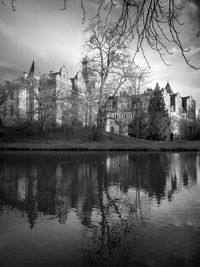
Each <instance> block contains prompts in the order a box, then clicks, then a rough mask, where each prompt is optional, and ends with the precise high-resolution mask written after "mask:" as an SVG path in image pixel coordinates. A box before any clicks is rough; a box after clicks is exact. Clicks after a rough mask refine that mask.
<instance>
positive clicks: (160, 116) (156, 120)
mask: <svg viewBox="0 0 200 267" xmlns="http://www.w3.org/2000/svg"><path fill="white" fill-rule="evenodd" d="M148 113H149V138H150V139H154V140H163V139H165V138H166V137H167V135H168V130H169V126H170V119H169V115H168V112H167V110H166V109H165V102H164V98H163V93H162V90H161V89H160V87H159V85H158V83H157V84H156V87H155V89H154V91H153V95H152V97H151V98H150V102H149V108H148Z"/></svg>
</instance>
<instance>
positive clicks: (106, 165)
mask: <svg viewBox="0 0 200 267" xmlns="http://www.w3.org/2000/svg"><path fill="white" fill-rule="evenodd" d="M196 162H197V160H196V154H194V153H182V154H181V153H162V154H160V153H85V154H84V153H82V154H77V153H74V154H71V153H69V154H64V155H55V156H52V155H51V154H49V155H37V156H34V155H25V156H23V155H21V156H15V155H12V156H11V155H7V156H6V155H4V156H2V157H1V165H0V200H1V202H0V203H1V204H0V205H1V213H3V207H5V206H9V207H11V208H17V209H18V210H20V211H21V213H22V215H25V216H27V221H28V222H29V225H30V228H31V229H32V228H33V227H34V225H35V223H37V219H38V218H40V217H41V216H45V215H53V216H55V218H56V219H57V221H58V222H59V223H61V224H64V223H66V222H67V218H68V213H69V211H70V210H71V209H73V210H74V211H75V212H76V213H77V216H78V217H79V218H80V220H81V223H82V225H83V226H84V227H85V229H86V233H87V234H86V236H91V237H92V239H93V241H94V240H95V244H96V248H95V251H96V252H95V253H96V255H99V257H101V256H100V255H102V254H104V253H108V254H109V255H111V254H113V253H114V252H113V250H114V251H117V249H118V248H119V247H121V246H125V245H127V244H128V240H129V238H130V236H132V237H131V239H133V236H134V234H135V232H134V227H137V224H145V221H146V218H148V216H149V209H150V205H151V201H154V200H156V202H157V204H158V205H160V204H161V203H162V201H163V199H166V198H167V199H168V200H169V201H172V200H173V196H174V195H175V194H176V192H178V191H179V190H180V189H181V188H182V186H183V187H188V186H192V185H193V184H195V183H196V181H197V168H196ZM93 241H92V244H94V242H93ZM115 253H117V252H115ZM107 256H108V255H107Z"/></svg>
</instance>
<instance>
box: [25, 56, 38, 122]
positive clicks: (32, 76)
mask: <svg viewBox="0 0 200 267" xmlns="http://www.w3.org/2000/svg"><path fill="white" fill-rule="evenodd" d="M39 80H40V73H39V71H38V70H37V68H36V63H35V60H34V59H33V62H32V65H31V68H30V71H29V74H28V76H27V81H28V88H27V99H26V102H27V103H26V106H27V119H28V120H30V121H33V120H34V119H37V118H38V115H37V107H38V104H37V101H36V98H35V96H36V95H37V94H38V85H39Z"/></svg>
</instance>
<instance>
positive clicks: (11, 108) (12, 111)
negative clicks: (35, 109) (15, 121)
mask: <svg viewBox="0 0 200 267" xmlns="http://www.w3.org/2000/svg"><path fill="white" fill-rule="evenodd" d="M13 116H14V107H13V105H11V106H10V117H13Z"/></svg>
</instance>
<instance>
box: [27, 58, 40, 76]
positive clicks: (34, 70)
mask: <svg viewBox="0 0 200 267" xmlns="http://www.w3.org/2000/svg"><path fill="white" fill-rule="evenodd" d="M28 76H29V77H33V78H39V77H40V73H39V71H38V70H37V68H36V64H35V60H33V62H32V65H31V68H30V71H29V74H28Z"/></svg>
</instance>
